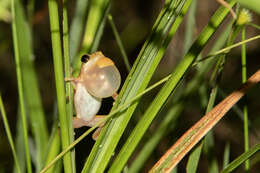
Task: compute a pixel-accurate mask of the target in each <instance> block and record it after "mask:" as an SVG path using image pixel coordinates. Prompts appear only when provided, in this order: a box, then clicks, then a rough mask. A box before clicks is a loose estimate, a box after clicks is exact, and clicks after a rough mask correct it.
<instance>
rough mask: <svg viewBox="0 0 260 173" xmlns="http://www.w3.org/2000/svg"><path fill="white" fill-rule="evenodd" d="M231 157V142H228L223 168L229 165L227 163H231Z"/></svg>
mask: <svg viewBox="0 0 260 173" xmlns="http://www.w3.org/2000/svg"><path fill="white" fill-rule="evenodd" d="M229 157H230V144H229V142H227V143H226V145H225V150H224V157H223V169H224V168H226V167H227V165H228V163H229Z"/></svg>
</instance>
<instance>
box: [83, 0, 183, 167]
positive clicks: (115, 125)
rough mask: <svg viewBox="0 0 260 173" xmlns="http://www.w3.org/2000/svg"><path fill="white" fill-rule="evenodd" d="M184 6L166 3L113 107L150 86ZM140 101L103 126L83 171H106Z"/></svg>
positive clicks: (181, 3) (172, 2) (173, 2)
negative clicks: (164, 44)
mask: <svg viewBox="0 0 260 173" xmlns="http://www.w3.org/2000/svg"><path fill="white" fill-rule="evenodd" d="M183 5H184V1H181V2H177V3H176V1H170V2H169V3H166V5H165V8H164V10H163V11H162V12H161V13H160V15H159V17H158V18H157V21H156V23H155V25H154V28H153V31H152V34H151V36H150V37H149V38H148V40H147V41H146V42H145V44H144V46H143V48H142V50H141V52H140V53H139V55H138V58H137V60H136V62H135V64H134V66H133V68H132V70H131V71H130V73H129V75H128V77H127V79H126V82H125V84H124V86H123V88H122V89H121V92H120V94H119V97H118V98H117V101H116V103H115V105H114V106H113V108H112V110H114V109H115V108H116V107H117V106H118V103H119V102H120V105H121V104H123V103H124V102H126V101H127V100H128V99H130V98H132V97H133V96H135V95H136V94H137V93H139V92H141V91H143V90H144V89H145V87H146V86H147V85H148V82H149V80H150V79H151V76H152V74H153V72H154V70H155V68H156V67H157V65H158V63H159V61H160V59H161V57H157V56H156V55H157V54H158V51H159V49H160V47H161V46H162V45H163V42H164V40H165V39H166V38H167V33H168V31H169V29H170V27H171V25H172V24H173V22H174V21H175V19H176V17H177V16H178V14H179V13H180V10H181V9H182V7H183ZM176 28H177V27H176ZM137 103H138V101H136V102H135V104H133V105H131V106H130V107H129V108H128V110H127V111H125V112H124V113H123V114H121V116H119V117H118V118H116V119H113V120H112V121H110V123H108V124H106V125H105V127H103V130H102V131H101V134H100V137H99V139H98V140H97V141H96V143H95V145H94V148H93V149H92V152H91V153H90V156H89V158H88V160H87V162H86V163H85V166H84V168H83V171H82V172H88V171H90V170H91V171H94V172H95V171H98V172H102V171H104V169H105V168H106V165H107V164H108V161H109V160H110V158H111V156H112V154H113V152H114V149H115V147H116V145H117V143H118V141H119V139H120V137H121V135H122V133H123V131H124V129H125V128H126V125H127V123H128V121H129V120H130V118H131V115H132V113H133V112H134V110H135V108H136V106H137ZM100 146H101V147H100Z"/></svg>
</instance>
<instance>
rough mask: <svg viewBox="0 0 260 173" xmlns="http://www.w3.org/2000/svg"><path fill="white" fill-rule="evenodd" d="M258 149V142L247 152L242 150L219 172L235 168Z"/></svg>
mask: <svg viewBox="0 0 260 173" xmlns="http://www.w3.org/2000/svg"><path fill="white" fill-rule="evenodd" d="M259 150H260V143H258V144H256V145H255V146H253V147H252V148H250V149H249V150H248V151H247V152H244V153H243V154H241V155H240V156H239V157H237V158H236V159H235V160H234V161H232V162H231V163H230V164H229V165H228V166H227V167H226V168H225V169H224V170H222V171H221V173H228V172H231V171H233V170H234V169H236V168H237V167H238V166H239V165H241V164H242V163H243V162H245V161H246V160H247V159H249V158H250V157H251V156H252V155H253V154H255V153H256V152H257V151H259Z"/></svg>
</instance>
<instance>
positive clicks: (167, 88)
mask: <svg viewBox="0 0 260 173" xmlns="http://www.w3.org/2000/svg"><path fill="white" fill-rule="evenodd" d="M230 5H231V6H233V5H234V2H231V3H230ZM227 14H228V10H227V9H225V8H223V7H221V8H219V9H218V10H217V11H216V13H215V14H214V16H213V17H212V18H211V20H210V22H209V25H208V26H206V27H205V28H204V29H203V31H202V33H201V34H200V36H199V38H198V39H197V40H196V41H195V43H194V44H193V45H192V47H191V48H190V50H189V51H188V53H187V54H186V55H185V56H184V58H183V60H182V61H181V62H180V63H179V65H178V66H177V67H176V69H175V70H174V71H173V73H172V76H171V78H170V79H169V81H168V82H167V83H166V84H165V85H164V87H163V88H162V89H161V91H160V92H159V94H158V95H157V97H156V98H155V100H154V102H153V103H152V104H151V105H150V107H149V108H148V111H147V112H149V109H151V112H149V113H150V114H151V113H154V112H152V111H154V110H153V109H154V108H153V107H157V106H160V105H159V104H158V103H163V102H164V101H165V100H166V99H167V97H168V96H169V94H170V93H171V91H172V90H173V89H174V88H175V87H176V86H177V84H178V82H179V81H180V80H181V78H182V77H183V75H184V74H185V72H186V71H187V70H188V69H189V67H190V66H191V65H192V63H193V62H194V60H195V59H196V57H197V56H198V55H199V54H200V52H201V50H202V49H203V47H204V46H205V45H206V43H207V41H208V40H209V38H210V37H211V36H212V35H213V33H214V32H215V31H216V29H217V28H218V26H219V25H220V24H221V22H222V21H223V20H224V18H225V16H226V15H227ZM157 109H158V108H157ZM158 110H159V109H158ZM147 114H148V113H147ZM143 117H145V115H144V116H143ZM146 122H147V121H146ZM170 157H172V155H170ZM169 159H170V158H169ZM166 160H167V159H166ZM166 167H168V162H167V161H165V162H163V163H162V164H161V165H160V166H159V167H155V168H153V169H152V170H151V171H152V172H160V171H162V170H164V169H165V168H166Z"/></svg>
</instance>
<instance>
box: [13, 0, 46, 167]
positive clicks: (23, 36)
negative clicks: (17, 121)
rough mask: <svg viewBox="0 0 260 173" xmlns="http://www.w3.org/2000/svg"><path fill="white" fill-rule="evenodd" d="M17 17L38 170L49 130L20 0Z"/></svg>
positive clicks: (25, 90)
mask: <svg viewBox="0 0 260 173" xmlns="http://www.w3.org/2000/svg"><path fill="white" fill-rule="evenodd" d="M15 12H16V17H15V18H14V19H13V22H15V24H16V27H17V30H16V34H17V41H18V45H19V46H18V49H19V56H20V62H21V71H22V80H23V85H24V87H23V91H24V96H25V100H26V110H27V114H28V116H29V120H30V126H31V127H32V132H33V136H34V138H35V142H36V149H37V151H36V157H37V162H36V163H37V164H36V171H38V172H39V170H40V169H41V167H42V165H43V162H44V157H45V153H46V149H47V148H46V146H47V142H48V131H47V126H46V120H45V116H44V112H43V106H42V102H41V96H40V91H39V86H38V81H37V75H36V72H35V67H34V58H33V48H32V41H31V31H30V28H29V25H28V22H27V21H26V19H25V15H24V10H23V7H22V5H21V4H20V1H16V2H15Z"/></svg>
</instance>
